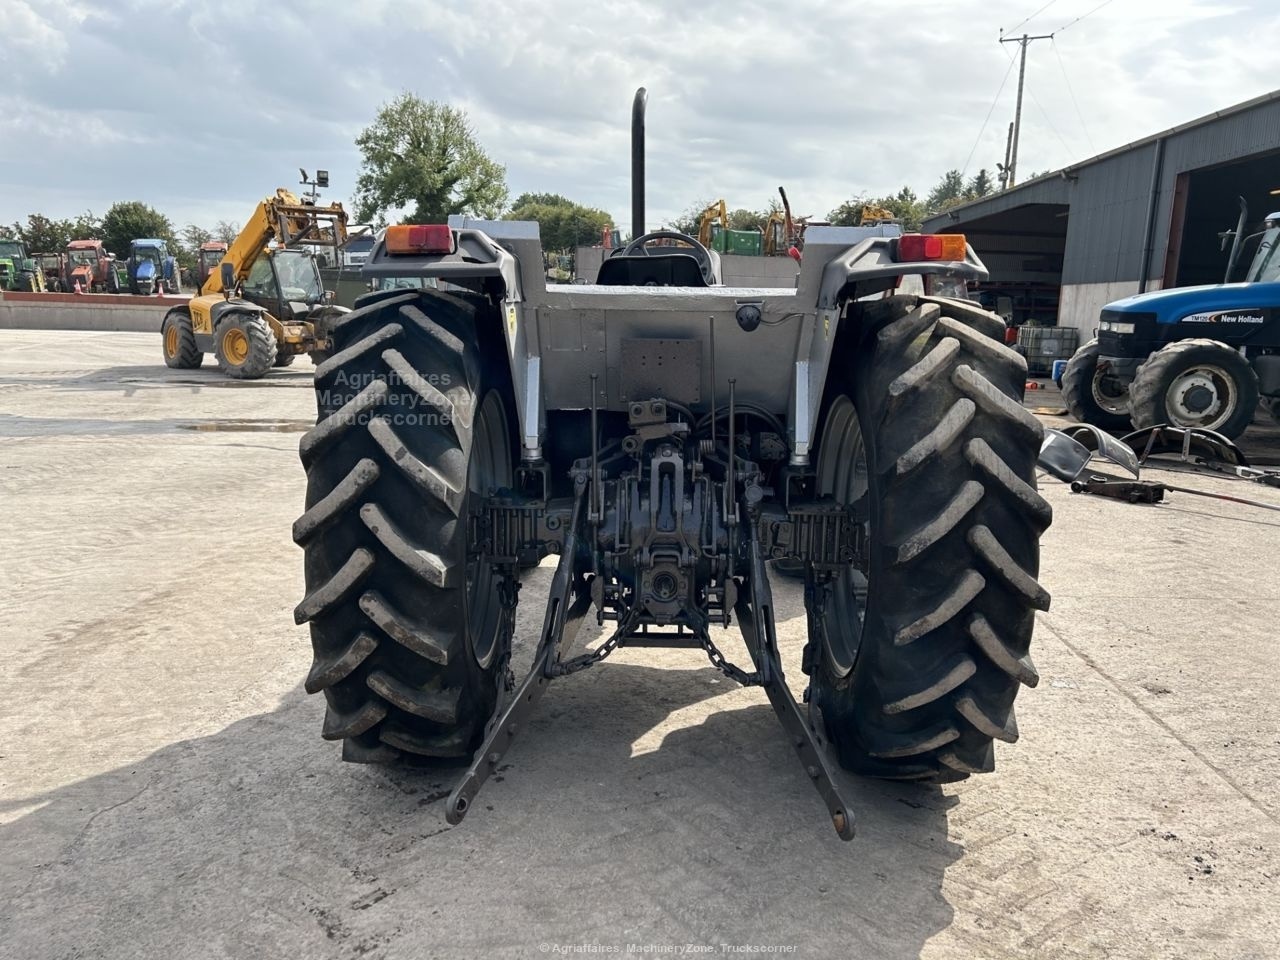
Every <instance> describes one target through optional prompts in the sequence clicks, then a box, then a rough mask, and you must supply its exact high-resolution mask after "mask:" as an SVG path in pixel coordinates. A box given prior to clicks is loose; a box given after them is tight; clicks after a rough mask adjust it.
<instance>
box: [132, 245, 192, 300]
mask: <svg viewBox="0 0 1280 960" xmlns="http://www.w3.org/2000/svg"><path fill="white" fill-rule="evenodd" d="M127 266H128V277H129V292H130V293H133V294H137V295H138V296H143V297H149V296H151V295H152V294H153V293H180V292H181V291H182V281H181V279H180V278H179V275H178V260H177V258H176V257H172V256H170V255H169V245H168V244H167V243H165V241H163V240H159V239H155V238H148V239H143V240H134V241H133V242H132V243H130V244H129V261H128V265H127Z"/></svg>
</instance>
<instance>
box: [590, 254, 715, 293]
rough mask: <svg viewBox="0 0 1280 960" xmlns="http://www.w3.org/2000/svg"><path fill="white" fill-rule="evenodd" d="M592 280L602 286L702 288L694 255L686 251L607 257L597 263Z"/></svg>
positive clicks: (702, 284) (699, 268) (700, 274)
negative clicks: (595, 274) (597, 271)
mask: <svg viewBox="0 0 1280 960" xmlns="http://www.w3.org/2000/svg"><path fill="white" fill-rule="evenodd" d="M596 283H598V284H600V285H601V286H606V287H705V286H706V285H707V278H706V277H704V276H703V275H702V268H701V267H700V266H698V261H697V259H696V258H695V257H693V256H692V255H691V254H688V253H662V254H655V255H653V256H648V257H645V256H639V257H622V256H614V257H609V258H608V259H607V260H605V261H604V262H603V263H601V264H600V274H599V276H597V277H596Z"/></svg>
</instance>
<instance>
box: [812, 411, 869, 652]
mask: <svg viewBox="0 0 1280 960" xmlns="http://www.w3.org/2000/svg"><path fill="white" fill-rule="evenodd" d="M869 476H870V473H869V471H868V469H867V449H866V444H865V443H864V442H863V438H862V428H861V426H860V425H859V423H858V414H857V411H856V410H855V409H854V406H853V401H852V400H850V399H849V398H848V397H847V396H842V397H840V398H839V399H837V400H836V402H835V403H834V404H832V406H831V410H830V412H829V413H828V414H827V422H826V426H825V427H824V428H823V434H822V446H821V447H820V449H819V451H818V466H817V483H818V495H819V496H830V497H832V498H833V499H834V500H835V501H836V502H837V503H841V504H846V505H847V504H852V503H854V502H855V501H857V500H858V499H859V498H861V497H864V496H866V494H867V491H868V479H869ZM869 528H870V523H869V522H867V523H864V524H863V531H862V532H863V542H864V543H868V542H870V536H869V534H870V529H869ZM867 586H868V581H867V576H866V574H864V573H863V572H862V571H861V570H857V569H855V568H854V567H853V566H852V565H849V566H846V567H845V569H844V570H843V571H842V572H841V573H840V574H838V575H837V576H836V577H834V578H833V579H832V580H831V581H830V582H829V583H828V584H827V585H826V586H825V588H824V590H825V593H826V600H825V603H824V610H825V617H824V620H823V625H824V628H823V630H822V642H823V648H824V652H825V654H826V658H827V663H828V665H829V667H830V669H831V672H832V673H833V674H834V675H835V676H836V677H844V676H847V675H848V674H849V673H850V672H852V670H853V666H854V663H855V662H856V661H857V658H858V648H859V647H860V646H861V644H862V625H863V620H864V617H865V616H866V610H867Z"/></svg>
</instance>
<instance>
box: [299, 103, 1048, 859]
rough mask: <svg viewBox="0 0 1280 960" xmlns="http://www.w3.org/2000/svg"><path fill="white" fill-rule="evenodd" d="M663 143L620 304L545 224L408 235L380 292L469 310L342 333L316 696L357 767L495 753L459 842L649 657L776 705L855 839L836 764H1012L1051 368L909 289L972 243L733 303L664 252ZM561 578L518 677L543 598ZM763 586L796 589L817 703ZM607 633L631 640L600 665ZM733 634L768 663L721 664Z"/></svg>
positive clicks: (333, 359) (612, 276)
mask: <svg viewBox="0 0 1280 960" xmlns="http://www.w3.org/2000/svg"><path fill="white" fill-rule="evenodd" d="M643 123H644V91H643V90H642V91H640V92H638V94H637V98H636V102H635V104H634V107H633V214H634V222H635V228H634V229H635V239H634V240H632V241H631V242H630V243H629V244H628V245H626V246H625V247H624V248H622V249H620V250H618V251H617V252H616V253H615V254H614V255H613V256H611V257H609V258H607V259H606V260H605V261H604V263H603V264H602V266H601V268H600V272H599V275H598V277H596V278H595V279H596V282H595V283H594V284H585V285H574V286H559V287H557V286H556V285H548V284H546V282H545V278H544V276H543V271H542V263H543V260H542V252H541V245H540V242H539V239H538V227H537V225H536V224H533V223H516V222H481V223H467V222H465V221H462V220H455V221H454V222H453V223H451V224H435V225H421V226H405V227H391V228H389V229H388V230H387V231H386V234H385V236H384V237H383V238H382V239H381V240H380V241H379V243H378V244H377V246H376V247H375V249H374V251H373V253H372V255H371V256H370V259H369V262H368V263H367V264H366V266H365V271H364V272H365V275H366V277H369V278H370V279H376V278H380V277H392V276H395V277H404V276H419V277H425V278H435V279H438V280H441V281H447V283H448V285H449V288H450V292H445V291H443V290H437V289H421V290H414V291H407V292H406V291H402V290H389V291H385V292H379V293H374V294H370V295H368V296H366V297H363V298H362V299H361V300H360V301H359V302H358V304H357V307H356V309H355V310H354V311H353V312H351V313H348V314H346V315H345V316H343V317H341V318H339V319H338V320H337V321H336V322H335V323H334V324H333V325H332V328H331V333H330V335H331V337H332V341H333V342H332V347H333V353H332V355H331V356H330V358H329V359H328V360H326V361H325V362H323V363H321V364H320V365H319V367H318V368H317V370H316V376H315V386H316V398H317V406H318V419H317V423H316V426H315V427H314V428H312V429H311V430H310V431H309V432H308V433H307V434H306V435H304V437H303V439H302V442H301V447H300V452H301V457H302V461H303V464H304V466H305V468H306V473H307V495H306V506H305V510H304V512H303V514H302V515H301V517H300V518H299V519H298V521H297V522H296V523H295V524H294V529H293V533H294V538H295V540H296V541H297V542H298V543H299V544H300V545H301V546H302V547H303V549H304V551H305V574H306V595H305V597H304V598H303V600H302V602H301V603H300V604H299V605H298V607H297V609H296V611H295V617H296V620H297V621H298V622H299V623H308V624H310V629H311V639H312V645H313V649H314V663H313V666H312V669H311V671H310V674H309V675H308V676H307V678H306V683H305V686H306V689H307V691H308V692H311V693H323V694H324V697H325V699H326V702H327V711H326V715H325V720H324V727H323V731H322V734H323V736H324V737H325V738H327V739H331V740H337V741H341V743H342V745H343V746H342V752H343V757H344V758H345V759H347V760H351V761H357V762H376V763H386V762H393V761H411V762H415V763H421V762H426V763H433V762H445V763H450V762H452V763H456V762H458V761H464V762H465V761H467V760H468V758H469V759H470V766H469V767H468V768H467V769H466V771H465V772H464V773H463V775H462V777H461V779H460V781H459V782H458V784H457V786H456V788H455V789H454V791H453V794H452V795H451V796H450V798H449V800H448V802H447V807H446V815H447V818H448V819H449V821H450V822H454V823H456V822H458V821H459V820H461V819H462V817H464V816H465V815H466V813H467V812H468V810H469V809H470V808H471V806H472V805H473V804H474V801H475V797H476V794H477V791H478V790H479V789H480V787H481V785H482V784H483V783H484V781H485V780H486V779H487V778H488V777H489V776H490V775H491V774H492V773H493V772H494V770H495V769H497V768H498V765H499V764H500V763H501V762H502V760H503V758H504V756H505V755H506V753H507V752H508V750H509V749H510V748H511V746H512V743H513V739H514V737H515V736H516V734H517V732H519V731H521V730H523V729H525V728H526V726H527V720H528V718H529V716H530V713H531V712H532V711H533V710H534V708H535V705H536V703H537V701H538V699H539V698H540V697H541V696H542V695H543V694H544V693H545V692H546V690H547V689H548V687H549V686H550V685H551V683H552V681H553V680H557V679H560V678H564V677H567V676H570V675H572V674H574V673H578V672H581V671H583V670H587V669H590V668H593V667H595V666H597V665H598V664H600V663H601V661H603V660H605V659H606V658H607V657H608V656H609V654H610V653H612V652H613V651H614V650H616V649H618V648H620V647H623V646H627V645H629V644H643V645H645V646H648V647H653V646H670V647H673V648H678V649H682V650H683V651H685V652H684V653H681V654H673V656H686V657H687V656H689V655H690V654H689V652H688V651H690V650H692V651H694V653H695V654H698V655H705V656H706V657H707V658H708V659H709V661H710V663H711V664H712V665H713V666H714V667H715V668H716V669H717V670H719V671H720V672H721V673H723V674H724V675H725V676H727V677H728V678H731V679H732V680H734V681H736V682H738V683H741V684H745V685H747V686H759V687H761V688H762V689H763V691H764V693H765V695H766V696H767V697H768V699H769V701H770V703H771V705H772V707H773V709H774V711H775V712H776V714H777V716H778V718H779V720H780V722H781V723H782V726H783V727H784V729H785V731H786V736H787V738H788V740H789V741H790V742H791V744H792V745H793V747H794V749H795V750H796V752H797V754H798V755H799V758H800V761H801V765H802V769H803V770H804V771H805V775H806V776H807V777H808V778H809V779H810V780H811V782H812V783H813V784H814V785H815V787H816V788H817V789H818V792H819V794H820V795H821V797H822V800H823V802H824V803H825V805H826V807H827V810H828V813H829V816H830V818H831V822H832V824H833V826H834V828H835V830H836V832H837V833H838V834H839V835H840V836H841V837H842V838H844V839H849V838H850V837H852V835H853V831H854V819H853V813H852V811H851V810H850V809H849V807H848V804H847V803H846V800H845V798H844V797H843V796H842V794H841V789H840V786H839V783H838V780H837V778H836V777H835V775H834V772H833V768H832V766H831V764H832V763H833V762H838V763H839V764H840V765H842V766H843V767H844V768H846V769H848V770H851V771H855V772H857V773H862V774H868V775H872V776H878V777H884V778H888V779H895V780H926V781H935V782H945V781H951V780H959V779H963V778H965V777H967V776H969V775H970V774H973V773H980V772H984V771H989V770H991V769H992V768H993V765H994V751H993V742H994V741H995V740H1002V741H1006V742H1011V741H1013V740H1015V739H1017V736H1018V728H1017V724H1016V722H1015V720H1014V709H1013V703H1014V698H1015V696H1016V694H1017V692H1018V690H1019V688H1020V687H1021V686H1034V685H1035V684H1036V683H1037V680H1038V676H1037V673H1036V670H1035V667H1034V665H1033V664H1032V661H1031V658H1030V655H1029V653H1028V645H1029V643H1030V640H1031V632H1032V625H1033V621H1034V618H1035V612H1036V611H1037V610H1044V609H1047V607H1048V604H1049V596H1048V594H1047V593H1046V592H1045V590H1044V589H1043V588H1042V587H1041V586H1040V584H1039V583H1038V581H1037V579H1036V577H1037V573H1038V567H1039V538H1040V535H1041V533H1042V532H1043V531H1044V529H1045V528H1046V527H1047V526H1048V524H1049V521H1050V508H1049V506H1048V504H1047V503H1046V502H1045V501H1044V500H1043V499H1041V497H1040V496H1039V495H1038V494H1037V493H1036V490H1035V462H1036V456H1037V452H1038V449H1039V445H1040V441H1041V436H1042V429H1041V426H1040V424H1039V423H1038V421H1037V420H1036V419H1035V418H1034V417H1033V416H1032V415H1031V414H1029V413H1028V412H1027V411H1025V410H1024V408H1023V407H1022V404H1021V402H1020V401H1021V398H1022V390H1023V385H1024V382H1025V375H1026V366H1025V361H1024V360H1023V359H1022V358H1021V357H1020V356H1018V355H1017V354H1016V353H1014V352H1013V351H1012V350H1010V349H1009V348H1008V347H1006V346H1005V345H1004V344H1003V343H1002V334H1003V329H1004V325H1003V324H1002V323H1001V321H1000V320H999V318H997V317H995V316H994V315H992V314H990V313H987V312H985V311H983V310H981V309H979V308H978V307H977V306H975V305H973V304H971V303H969V302H966V301H960V300H949V299H944V298H937V297H930V296H927V295H903V294H898V293H896V290H897V289H898V288H899V286H900V284H901V283H902V280H903V278H904V277H913V278H914V277H919V278H923V280H924V286H925V289H928V287H929V284H931V283H933V282H934V281H935V280H937V279H939V278H941V279H945V280H948V281H951V282H954V281H956V280H958V279H965V278H970V279H977V278H981V277H984V276H985V275H986V271H985V268H984V267H983V266H982V264H981V262H980V261H979V260H978V259H977V257H976V256H975V255H974V254H973V251H972V250H971V249H969V248H968V246H967V245H966V243H965V240H964V238H963V237H962V236H957V235H953V236H920V235H906V236H902V237H897V238H886V237H873V238H862V237H861V234H860V233H859V232H858V231H854V230H850V229H848V228H834V227H810V228H809V229H808V231H807V232H806V236H805V251H804V257H803V264H802V265H801V266H798V267H797V270H798V276H797V283H796V285H795V287H794V288H791V289H777V288H774V289H756V288H739V287H727V286H724V285H722V283H721V279H720V268H719V259H718V257H717V255H716V254H715V253H714V252H713V251H709V250H707V249H706V248H705V246H704V245H703V244H701V243H699V242H698V240H697V239H696V238H694V237H690V236H685V235H680V234H671V233H669V232H659V233H646V232H645V226H644V223H645V221H644V194H643ZM546 556H554V557H556V558H557V563H556V569H555V573H554V576H553V577H552V580H551V587H550V590H549V594H548V596H547V598H546V604H545V611H544V613H543V618H542V629H541V633H540V635H539V640H538V644H537V649H536V652H535V655H534V660H533V666H532V669H531V670H530V672H529V673H528V674H527V675H526V676H525V677H523V678H522V679H520V680H519V681H517V680H516V678H514V677H512V676H511V675H510V671H509V664H510V656H511V641H512V628H513V624H514V618H515V615H516V612H517V610H518V608H519V600H522V599H523V600H527V599H528V598H527V597H521V595H520V593H519V587H520V575H521V574H520V571H521V569H522V568H523V567H525V566H527V565H528V564H530V563H533V562H536V561H538V560H539V559H540V558H543V557H546ZM770 560H783V561H786V562H788V563H790V564H792V565H795V566H798V567H799V569H801V570H802V571H803V576H804V596H805V606H806V610H807V614H808V617H807V621H808V641H807V643H806V645H805V647H804V652H803V657H802V663H801V669H802V670H803V672H804V673H805V674H806V675H807V678H808V679H807V688H806V690H805V693H804V696H803V698H802V700H801V701H800V702H798V701H797V700H796V699H795V698H794V697H793V696H792V694H791V692H790V690H789V689H788V686H787V684H786V682H785V680H784V675H783V665H782V661H781V658H780V655H779V650H778V644H777V639H776V632H775V623H774V601H773V597H772V588H771V585H770V581H769V577H768V574H767V572H766V564H767V563H768V561H770ZM587 620H593V621H594V622H595V623H596V624H597V625H604V626H606V627H607V634H606V636H605V638H604V639H603V641H602V642H600V643H599V644H598V645H596V646H595V647H594V648H593V649H592V650H591V652H587V653H575V652H574V650H573V645H574V642H575V639H576V638H577V636H578V634H579V632H580V628H581V627H582V626H583V625H584V623H585V622H586V621H587ZM731 625H732V626H736V628H737V629H738V630H739V631H740V632H741V634H742V637H743V639H744V641H745V644H746V648H747V650H748V651H749V655H750V658H751V659H750V662H749V663H742V664H734V663H731V662H730V661H729V660H728V659H727V658H726V657H725V655H724V653H723V652H722V651H721V650H720V649H719V647H718V646H717V644H716V642H715V640H716V636H717V633H718V631H717V629H716V628H725V627H729V626H731ZM605 669H608V668H607V667H606V668H605ZM567 682H572V681H567ZM797 772H798V773H799V771H797Z"/></svg>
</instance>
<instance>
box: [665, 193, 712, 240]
mask: <svg viewBox="0 0 1280 960" xmlns="http://www.w3.org/2000/svg"><path fill="white" fill-rule="evenodd" d="M711 203H712V201H710V200H702V201H699V202H698V203H695V204H694V205H693V206H691V207H689V209H687V210H685V212H684V213H682V214H680V216H678V217H676V218H675V219H674V220H672V221H671V222H670V223H669V224H667V226H666V227H664V228H663V229H664V230H674V231H675V232H676V233H684V234H688V235H689V236H691V237H696V236H697V235H698V224H699V223H701V222H702V213H703V211H704V210H706V209H707V207H709V206H711Z"/></svg>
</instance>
